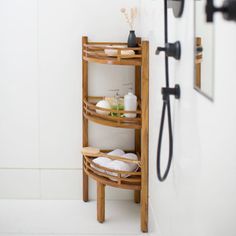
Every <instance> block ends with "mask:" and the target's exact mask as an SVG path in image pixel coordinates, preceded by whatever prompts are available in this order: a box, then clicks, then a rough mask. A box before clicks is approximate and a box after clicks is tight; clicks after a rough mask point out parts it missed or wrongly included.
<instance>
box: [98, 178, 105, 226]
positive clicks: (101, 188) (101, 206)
mask: <svg viewBox="0 0 236 236" xmlns="http://www.w3.org/2000/svg"><path fill="white" fill-rule="evenodd" d="M97 220H98V222H100V223H103V222H104V220H105V185H104V184H102V183H100V182H97Z"/></svg>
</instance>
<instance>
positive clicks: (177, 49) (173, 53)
mask: <svg viewBox="0 0 236 236" xmlns="http://www.w3.org/2000/svg"><path fill="white" fill-rule="evenodd" d="M160 52H166V55H167V56H168V57H174V58H175V59H176V60H180V57H181V44H180V42H179V41H177V42H175V43H166V44H165V47H158V48H157V50H156V55H159V54H160Z"/></svg>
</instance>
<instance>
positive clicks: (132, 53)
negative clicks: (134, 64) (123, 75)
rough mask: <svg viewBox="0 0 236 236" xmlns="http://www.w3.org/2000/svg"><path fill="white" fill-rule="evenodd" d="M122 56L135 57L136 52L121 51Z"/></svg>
mask: <svg viewBox="0 0 236 236" xmlns="http://www.w3.org/2000/svg"><path fill="white" fill-rule="evenodd" d="M121 55H129V56H131V55H135V52H134V50H122V51H121Z"/></svg>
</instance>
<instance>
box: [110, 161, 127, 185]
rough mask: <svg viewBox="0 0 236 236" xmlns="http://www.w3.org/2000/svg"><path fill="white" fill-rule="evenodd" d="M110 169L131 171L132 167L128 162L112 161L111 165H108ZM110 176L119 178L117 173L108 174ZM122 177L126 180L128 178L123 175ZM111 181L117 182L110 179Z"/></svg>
mask: <svg viewBox="0 0 236 236" xmlns="http://www.w3.org/2000/svg"><path fill="white" fill-rule="evenodd" d="M108 166H109V167H108V168H110V169H113V170H118V171H130V166H129V164H128V163H126V162H123V161H112V162H110V163H109V165H108ZM108 174H110V175H112V176H118V174H117V173H115V172H108ZM121 177H123V178H126V177H128V175H127V174H121ZM110 179H111V180H113V181H116V179H114V178H110Z"/></svg>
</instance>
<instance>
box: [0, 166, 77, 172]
mask: <svg viewBox="0 0 236 236" xmlns="http://www.w3.org/2000/svg"><path fill="white" fill-rule="evenodd" d="M0 170H38V171H41V170H82V168H81V167H79V168H53V167H52V168H47V167H46V168H44V167H42V168H41V167H39V168H38V167H0Z"/></svg>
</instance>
